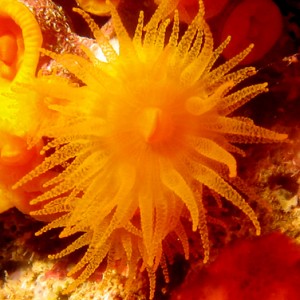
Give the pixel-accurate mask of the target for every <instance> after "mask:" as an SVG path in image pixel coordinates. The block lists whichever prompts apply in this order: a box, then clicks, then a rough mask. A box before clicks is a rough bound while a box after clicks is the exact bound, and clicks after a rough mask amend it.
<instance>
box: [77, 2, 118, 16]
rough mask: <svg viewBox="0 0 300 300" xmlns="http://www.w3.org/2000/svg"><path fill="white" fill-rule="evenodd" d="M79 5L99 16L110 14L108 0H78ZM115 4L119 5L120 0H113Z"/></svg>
mask: <svg viewBox="0 0 300 300" xmlns="http://www.w3.org/2000/svg"><path fill="white" fill-rule="evenodd" d="M76 2H77V3H78V5H79V6H80V7H81V8H82V9H84V10H85V11H87V12H90V13H92V14H95V15H98V16H106V15H109V14H110V7H109V5H108V4H107V3H106V2H107V1H106V0H76ZM111 2H112V3H113V4H114V5H118V4H119V2H120V0H112V1H111Z"/></svg>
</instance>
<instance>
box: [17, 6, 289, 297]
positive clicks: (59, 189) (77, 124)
mask: <svg viewBox="0 0 300 300" xmlns="http://www.w3.org/2000/svg"><path fill="white" fill-rule="evenodd" d="M165 3H166V5H167V3H169V2H168V1H166V2H165ZM199 4H200V8H199V12H198V14H197V15H196V17H195V18H194V20H193V21H192V22H191V24H190V25H189V26H188V29H187V30H186V31H185V33H184V34H183V36H182V37H179V17H178V13H177V12H175V14H174V22H173V25H172V29H171V35H170V37H169V39H168V42H166V41H165V40H166V35H167V34H166V32H167V27H168V26H169V23H170V20H169V19H166V20H165V19H163V16H164V15H165V12H166V11H169V10H170V8H169V7H164V6H163V5H162V6H160V7H159V9H158V10H157V11H156V12H155V13H154V14H153V16H152V18H151V20H150V22H149V23H148V25H147V26H146V27H145V26H144V23H143V20H144V18H143V13H142V12H141V13H140V16H139V19H138V24H137V27H136V31H135V34H134V37H133V39H131V38H130V37H129V35H128V33H127V31H126V29H125V27H124V25H123V23H122V21H121V19H120V17H119V15H118V13H117V11H116V9H115V7H114V6H113V5H111V4H110V9H111V15H112V20H113V24H114V28H115V31H116V35H117V38H118V40H119V43H120V53H119V54H118V53H116V52H115V50H114V49H113V48H112V46H111V45H110V43H109V40H108V39H107V38H106V37H105V36H104V35H103V33H102V32H101V30H100V29H99V28H98V27H97V25H96V24H95V23H94V22H93V21H92V20H91V19H90V18H89V16H88V15H87V14H85V13H84V12H82V11H79V10H77V11H78V12H79V13H80V14H82V15H83V16H84V18H85V19H86V20H87V22H88V23H89V25H90V27H91V29H92V31H93V33H94V36H95V38H96V40H97V43H98V44H99V46H100V47H101V49H102V51H103V53H104V55H105V57H106V60H107V62H100V61H99V60H97V59H96V58H95V57H94V56H93V54H92V53H90V52H89V50H86V54H87V57H88V59H87V58H83V57H79V56H77V55H73V54H55V53H53V52H50V51H47V50H43V52H44V53H45V54H47V55H49V56H51V57H52V58H54V59H55V60H56V61H57V62H58V63H61V64H62V65H64V66H65V68H67V69H68V70H69V71H70V72H72V73H73V74H74V75H76V76H77V78H78V79H79V80H80V81H81V82H82V83H83V85H82V86H77V85H74V84H71V83H68V82H66V81H63V80H60V79H59V78H57V77H55V76H48V77H47V76H44V77H41V78H38V79H37V82H36V89H40V90H43V93H44V94H45V95H46V99H47V103H48V105H49V106H48V108H49V109H50V110H53V111H55V112H57V113H58V115H59V117H58V119H57V120H56V123H55V124H53V123H52V124H50V125H47V124H44V127H43V129H42V132H43V135H44V136H47V137H49V138H51V141H50V142H49V143H48V144H47V145H46V146H45V147H44V149H43V151H42V154H46V158H45V159H44V161H43V162H42V163H41V164H40V165H39V166H37V167H36V168H35V169H33V170H32V171H30V172H29V173H28V174H27V175H25V176H24V177H23V178H21V179H20V180H19V182H18V183H17V184H15V186H14V188H15V189H16V188H18V187H20V186H22V185H25V184H27V183H28V182H29V181H32V180H34V179H35V178H37V177H39V176H40V175H42V174H44V173H47V172H49V171H50V170H52V171H53V168H54V167H56V166H60V167H61V168H62V171H61V172H60V173H56V176H54V177H53V178H52V179H50V180H48V181H47V182H46V183H45V185H44V186H45V188H48V190H47V191H45V192H44V193H42V194H41V195H39V196H38V197H36V198H35V199H33V200H32V201H31V203H32V204H37V203H43V202H45V205H44V207H43V208H42V209H40V210H37V211H33V212H32V215H33V216H39V215H52V214H53V216H54V217H53V221H52V222H50V223H49V224H47V225H46V226H45V227H44V228H43V229H42V230H40V231H39V232H38V234H41V233H43V232H46V231H48V230H50V229H53V228H57V227H62V228H63V230H62V231H61V233H60V237H61V238H63V237H67V236H70V235H73V234H75V233H77V232H80V233H82V235H81V236H80V237H78V238H77V239H76V240H75V241H74V242H73V243H72V244H71V245H69V246H68V247H67V248H66V249H64V250H62V251H61V252H60V253H58V254H55V255H52V256H51V257H52V258H60V257H62V256H65V255H67V254H69V253H71V252H74V251H75V250H77V249H79V248H82V247H87V250H86V252H85V254H84V256H83V257H82V258H81V260H80V261H79V262H78V263H77V265H75V266H74V268H73V269H72V270H71V271H70V272H69V275H72V274H74V273H77V272H81V273H80V275H79V277H78V278H77V279H76V280H75V281H74V282H73V283H72V284H71V285H70V286H69V287H68V288H67V290H66V291H65V292H66V293H69V292H71V291H72V290H73V289H75V288H76V287H77V286H78V285H79V284H81V283H82V282H84V281H85V280H86V279H87V278H88V277H89V276H90V275H91V274H92V273H93V272H94V271H95V270H96V268H97V267H98V266H99V264H101V262H102V261H103V260H104V259H105V258H106V259H107V270H108V271H109V270H111V268H113V267H114V264H115V262H116V261H121V264H123V265H124V266H127V267H129V283H130V282H132V279H133V278H134V272H135V268H136V266H137V265H138V262H139V261H140V260H142V263H143V264H142V269H146V270H147V272H148V275H149V279H150V296H149V297H150V299H153V297H154V291H155V278H156V277H155V272H156V270H157V268H158V266H159V265H161V267H162V268H163V270H164V274H165V277H166V280H168V276H167V269H166V259H167V258H168V251H167V250H166V249H167V248H168V243H169V240H168V237H169V235H170V234H171V233H175V235H177V236H178V239H179V240H180V241H181V244H182V247H183V249H184V253H185V257H186V258H188V257H189V244H188V238H187V234H186V231H185V229H184V223H186V222H185V220H187V221H188V222H189V221H190V222H191V223H192V229H193V230H194V231H199V233H200V236H201V239H202V244H203V245H202V246H203V249H204V254H203V260H204V262H207V261H208V258H209V250H210V249H209V248H210V246H209V233H208V226H207V216H206V214H207V212H206V209H205V207H204V203H203V197H204V196H203V192H202V190H203V188H204V186H206V187H208V188H209V189H211V190H213V191H214V192H215V193H218V194H219V195H220V196H222V197H224V198H225V199H226V200H228V201H230V202H232V203H233V204H234V205H235V206H237V207H238V208H239V209H240V210H241V211H243V212H244V213H245V215H246V216H248V218H249V219H250V220H251V221H252V223H253V225H254V227H255V229H256V234H257V235H259V234H260V225H259V222H258V220H257V216H256V214H255V212H254V211H253V209H252V208H251V207H250V205H249V204H248V203H247V202H246V200H245V199H244V197H243V196H242V195H241V194H240V193H239V192H238V191H237V190H236V189H235V188H234V187H233V186H232V185H231V184H230V183H229V182H230V181H231V178H238V177H237V170H236V169H237V167H236V160H235V158H234V156H233V154H232V153H239V154H244V153H243V151H242V150H241V149H239V148H238V147H236V146H235V145H234V144H233V143H259V142H276V141H282V140H284V139H285V138H286V135H285V134H280V133H276V132H274V131H271V130H268V129H264V128H262V127H259V126H256V125H254V124H253V122H252V120H250V119H247V118H243V117H233V116H231V113H232V112H234V111H235V110H236V109H237V108H239V107H240V106H242V105H243V104H245V103H246V102H247V101H249V100H250V99H251V98H253V97H254V96H256V95H258V94H260V93H263V92H266V91H267V84H266V83H260V84H255V85H251V86H247V87H244V88H241V89H235V90H234V91H233V88H235V87H236V86H237V85H238V84H239V83H240V82H242V81H243V80H245V79H246V78H248V77H249V76H252V75H254V74H255V73H256V71H255V68H253V67H245V68H243V69H240V70H236V71H233V68H234V67H236V66H237V65H238V64H239V62H240V61H242V60H243V59H244V57H246V56H247V54H248V53H249V52H250V51H251V49H252V48H253V45H250V46H249V47H247V48H246V49H245V50H244V51H242V52H241V53H240V54H238V55H237V56H235V57H233V58H232V59H230V60H228V61H227V62H224V63H223V64H220V65H219V66H216V67H213V66H214V64H215V63H216V61H217V59H218V58H219V56H220V54H221V53H222V51H223V50H224V48H225V47H226V45H227V44H228V43H229V40H230V39H229V38H227V39H226V40H225V41H224V42H223V43H222V44H221V45H220V46H219V47H218V48H217V49H215V50H214V45H213V38H212V34H211V32H210V29H209V27H208V25H207V23H206V22H205V20H204V18H203V16H204V7H203V3H202V1H200V2H199ZM164 9H166V10H165V11H164ZM144 30H145V31H144ZM165 43H166V45H165ZM47 153H48V154H47ZM51 153H52V154H51ZM128 286H130V284H128ZM127 289H128V290H129V287H128V288H127Z"/></svg>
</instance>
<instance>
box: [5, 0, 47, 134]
mask: <svg viewBox="0 0 300 300" xmlns="http://www.w3.org/2000/svg"><path fill="white" fill-rule="evenodd" d="M41 45H42V34H41V30H40V27H39V24H38V23H37V21H36V20H35V17H34V16H33V14H32V13H31V12H30V10H29V9H28V8H27V7H26V6H25V5H24V4H23V3H21V2H19V1H17V0H3V1H1V7H0V100H1V101H0V130H3V131H7V132H8V133H10V134H15V135H18V136H24V135H26V134H27V130H28V128H29V127H31V125H32V123H33V122H34V119H33V118H32V116H31V115H30V109H29V107H33V106H32V103H33V102H34V99H33V98H34V95H33V93H32V92H30V91H29V90H28V91H27V89H26V88H25V87H26V84H28V83H32V79H33V78H34V77H35V73H36V68H37V64H38V61H39V56H40V54H39V53H40V47H41ZM22 86H23V90H24V91H22V92H19V91H20V90H21V89H22V88H21V87H22ZM17 90H18V91H17ZM25 90H26V91H25Z"/></svg>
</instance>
